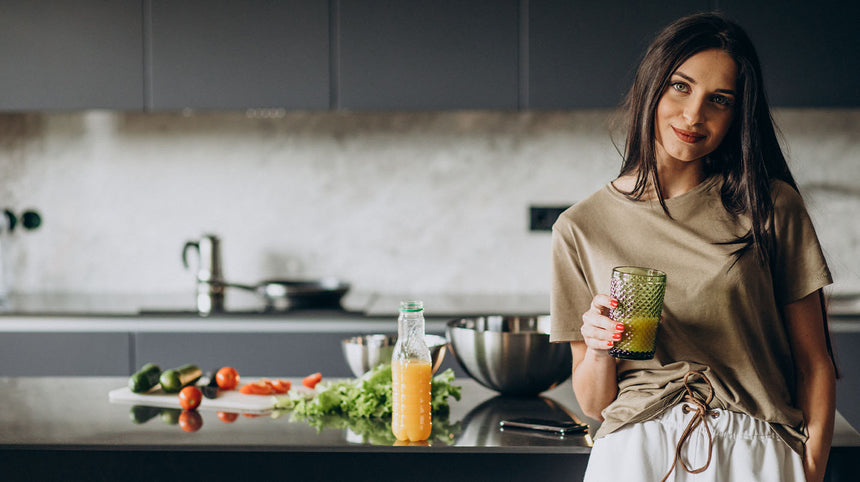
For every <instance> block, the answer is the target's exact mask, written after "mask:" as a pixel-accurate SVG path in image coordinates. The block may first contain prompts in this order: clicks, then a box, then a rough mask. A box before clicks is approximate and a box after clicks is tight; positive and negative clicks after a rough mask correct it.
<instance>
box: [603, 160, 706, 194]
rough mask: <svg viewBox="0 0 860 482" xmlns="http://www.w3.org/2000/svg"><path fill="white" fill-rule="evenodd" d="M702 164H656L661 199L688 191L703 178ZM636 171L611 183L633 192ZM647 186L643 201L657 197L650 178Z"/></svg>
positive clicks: (696, 162)
mask: <svg viewBox="0 0 860 482" xmlns="http://www.w3.org/2000/svg"><path fill="white" fill-rule="evenodd" d="M703 166H704V164H703V163H702V162H701V161H694V162H685V163H673V164H671V165H667V164H666V163H658V164H657V176H658V177H659V179H660V190H661V193H662V197H663V199H671V198H673V197H677V196H680V195H682V194H685V193H687V192H690V191H691V190H692V189H693V188H695V187H696V186H698V185H699V184H700V183H701V182H702V181H704V180H705V171H704V168H703ZM636 178H637V173H632V174H628V175H625V176H621V177H619V178H618V179H616V180H615V181H613V182H612V184H613V185H614V186H615V188H616V189H618V190H619V191H621V192H628V193H629V192H633V188H634V187H635V186H636ZM647 181H648V186H647V187H646V188H645V192H644V193H643V194H642V198H641V199H642V200H643V201H654V200H656V199H658V197H657V191H656V189H655V188H654V185H653V183H651V180H650V179H648V180H647Z"/></svg>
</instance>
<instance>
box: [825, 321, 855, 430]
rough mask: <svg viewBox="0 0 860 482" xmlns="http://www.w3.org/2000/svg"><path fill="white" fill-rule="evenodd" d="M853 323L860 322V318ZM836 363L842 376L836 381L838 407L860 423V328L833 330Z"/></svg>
mask: <svg viewBox="0 0 860 482" xmlns="http://www.w3.org/2000/svg"><path fill="white" fill-rule="evenodd" d="M852 323H857V324H860V318H854V319H853V321H852ZM831 339H832V342H833V349H834V351H835V352H836V363H837V365H838V367H839V371H840V374H841V378H840V379H839V380H837V381H836V408H837V409H838V410H839V412H841V413H842V415H843V416H844V417H845V418H846V419H847V420H848V421H849V422H850V423H852V424H854V425H855V426H858V425H860V350H857V347H858V346H860V330H853V331H832V332H831Z"/></svg>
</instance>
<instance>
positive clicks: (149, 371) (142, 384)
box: [128, 363, 161, 393]
mask: <svg viewBox="0 0 860 482" xmlns="http://www.w3.org/2000/svg"><path fill="white" fill-rule="evenodd" d="M160 375H161V368H159V367H158V365H156V364H154V363H147V364H146V365H144V366H143V368H141V369H140V371H139V372H137V373H135V374H134V375H132V376H131V377H129V379H128V388H129V389H130V390H131V391H132V392H134V393H143V392H148V391H150V390H152V389H153V388H154V387H155V386H156V385H158V377H159V376H160Z"/></svg>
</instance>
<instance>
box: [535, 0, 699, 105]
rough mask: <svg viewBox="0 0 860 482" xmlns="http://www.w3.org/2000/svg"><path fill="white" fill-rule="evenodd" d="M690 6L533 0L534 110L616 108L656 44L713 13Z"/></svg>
mask: <svg viewBox="0 0 860 482" xmlns="http://www.w3.org/2000/svg"><path fill="white" fill-rule="evenodd" d="M710 3H711V2H710V1H709V0H697V1H693V2H686V3H677V4H676V3H665V4H664V3H655V2H626V4H624V5H623V6H620V5H618V6H617V7H618V8H607V7H606V3H605V2H600V1H589V2H574V1H572V0H570V1H564V2H559V1H557V0H531V1H529V2H528V36H527V40H528V100H527V103H526V104H527V106H528V107H529V108H531V109H574V108H602V107H614V106H616V105H619V104H620V103H621V101H622V100H623V96H624V94H625V93H626V92H627V89H628V88H629V87H630V85H631V84H632V82H633V77H634V75H635V73H636V67H637V66H638V63H639V60H640V59H641V58H642V55H643V53H644V52H645V49H646V48H647V47H648V44H649V43H650V41H651V39H652V38H653V37H654V36H655V35H656V34H657V32H659V30H660V29H662V28H663V27H664V26H666V25H667V24H669V23H670V22H672V21H673V20H675V19H677V18H679V17H682V16H684V15H689V14H692V13H696V12H699V11H706V10H708V9H709V4H710Z"/></svg>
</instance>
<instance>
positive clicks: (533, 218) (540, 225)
mask: <svg viewBox="0 0 860 482" xmlns="http://www.w3.org/2000/svg"><path fill="white" fill-rule="evenodd" d="M569 207H570V206H529V231H552V225H553V223H555V220H556V219H558V216H559V215H560V214H561V213H563V212H564V211H565V210H566V209H567V208H569Z"/></svg>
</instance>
